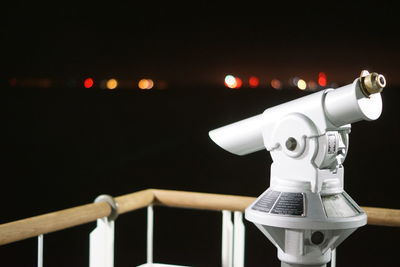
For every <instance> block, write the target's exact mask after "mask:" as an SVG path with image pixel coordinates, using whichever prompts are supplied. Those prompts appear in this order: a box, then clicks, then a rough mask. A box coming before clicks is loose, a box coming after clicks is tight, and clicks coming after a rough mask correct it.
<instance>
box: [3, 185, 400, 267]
mask: <svg viewBox="0 0 400 267" xmlns="http://www.w3.org/2000/svg"><path fill="white" fill-rule="evenodd" d="M254 200H255V198H252V197H244V196H233V195H220V194H207V193H196V192H185V191H173V190H158V189H147V190H143V191H139V192H135V193H132V194H127V195H123V196H119V197H116V198H112V197H110V196H108V195H101V196H99V197H98V198H97V199H96V200H95V203H92V204H87V205H83V206H78V207H75V208H71V209H66V210H61V211H56V212H52V213H48V214H44V215H40V216H35V217H31V218H27V219H23V220H18V221H14V222H10V223H5V224H1V225H0V245H4V244H8V243H13V242H16V241H19V240H23V239H27V238H31V237H35V236H37V238H38V261H37V266H38V267H43V246H44V236H43V235H44V234H47V233H51V232H55V231H59V230H62V229H66V228H69V227H74V226H78V225H81V224H83V223H88V222H92V221H95V220H97V226H96V228H95V229H94V230H93V231H92V232H91V233H90V236H89V239H90V249H89V267H112V266H113V265H114V230H115V229H114V227H115V226H114V221H115V219H116V218H117V216H118V215H120V214H123V213H126V212H129V211H133V210H137V209H140V208H144V207H147V262H146V263H145V264H142V265H140V267H144V266H147V267H150V266H154V267H161V266H181V265H168V264H160V263H154V262H153V238H154V234H153V228H154V210H153V205H163V206H170V207H181V208H192V209H204V210H214V211H221V212H222V237H221V250H222V251H221V266H222V267H243V266H244V255H245V253H244V252H245V227H244V224H243V211H244V210H245V208H246V207H247V206H249V205H250V203H252V202H253V201H254ZM363 209H364V210H365V211H366V213H367V215H368V223H369V224H373V225H382V226H393V227H400V210H396V209H384V208H371V207H363ZM0 249H1V248H0ZM332 254H333V258H332V262H331V266H332V267H333V266H335V262H336V256H335V255H336V252H334V253H332ZM181 267H182V266H181Z"/></svg>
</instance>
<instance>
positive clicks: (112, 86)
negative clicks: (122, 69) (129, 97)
mask: <svg viewBox="0 0 400 267" xmlns="http://www.w3.org/2000/svg"><path fill="white" fill-rule="evenodd" d="M117 86H118V81H117V80H116V79H109V80H108V81H107V83H106V87H107V89H110V90H113V89H115V88H117Z"/></svg>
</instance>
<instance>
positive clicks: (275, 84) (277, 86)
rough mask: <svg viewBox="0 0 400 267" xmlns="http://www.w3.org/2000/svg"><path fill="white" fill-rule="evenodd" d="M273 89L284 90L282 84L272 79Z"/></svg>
mask: <svg viewBox="0 0 400 267" xmlns="http://www.w3.org/2000/svg"><path fill="white" fill-rule="evenodd" d="M271 87H272V88H274V89H281V88H282V83H281V81H280V80H278V79H272V81H271Z"/></svg>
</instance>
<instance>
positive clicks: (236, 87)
mask: <svg viewBox="0 0 400 267" xmlns="http://www.w3.org/2000/svg"><path fill="white" fill-rule="evenodd" d="M235 79H236V86H235V89H239V88H240V87H242V85H243V82H242V79H240V78H238V77H236V78H235Z"/></svg>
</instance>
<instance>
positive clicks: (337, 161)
mask: <svg viewBox="0 0 400 267" xmlns="http://www.w3.org/2000/svg"><path fill="white" fill-rule="evenodd" d="M385 85H386V81H385V78H384V77H383V76H382V75H378V74H376V73H371V74H369V73H368V72H363V73H362V75H361V77H360V78H357V79H356V80H354V82H353V83H351V84H349V85H346V86H343V87H340V88H338V89H326V90H323V91H320V92H316V93H313V94H310V95H307V96H304V97H301V98H298V99H296V100H293V101H290V102H287V103H284V104H281V105H278V106H275V107H271V108H268V109H266V110H265V111H264V112H263V113H262V114H259V115H256V116H253V117H250V118H248V119H244V120H241V121H238V122H235V123H232V124H229V125H227V126H223V127H221V128H218V129H215V130H212V131H210V132H209V136H210V138H211V139H212V140H213V141H214V142H215V143H216V144H218V145H219V146H220V147H222V148H223V149H225V150H227V151H229V152H231V153H234V154H237V155H246V154H249V153H252V152H256V151H259V150H262V149H264V148H265V149H267V150H268V151H269V152H270V153H271V157H272V160H273V163H272V165H271V173H270V187H269V188H268V189H267V190H266V191H265V192H264V193H263V194H261V195H260V196H259V197H258V198H257V200H256V201H255V202H254V203H252V204H251V205H250V206H249V207H248V208H247V209H246V212H245V217H246V219H247V220H249V221H251V222H253V223H254V224H255V225H256V226H257V228H259V229H260V230H261V232H262V233H263V234H264V235H265V236H266V237H267V238H268V239H269V240H270V241H271V242H272V243H273V244H274V245H275V246H276V247H277V249H278V258H279V259H280V260H281V261H282V266H284V267H295V266H296V267H298V266H301V267H306V266H314V267H325V266H326V264H327V263H328V262H329V261H330V260H331V255H332V251H333V250H334V249H335V248H336V247H337V246H338V245H339V244H340V243H341V242H342V241H343V240H345V239H346V238H347V237H348V236H349V235H350V234H351V233H352V232H354V231H355V230H356V229H357V228H358V227H361V226H363V225H365V224H366V222H367V216H366V214H365V212H364V211H363V210H362V209H361V208H360V207H359V206H358V205H357V203H356V202H355V201H354V200H352V199H351V197H350V196H349V195H348V194H346V192H345V191H344V189H343V180H344V167H343V165H342V163H343V161H344V159H345V157H346V154H347V148H348V144H349V140H348V135H349V133H350V127H351V125H350V124H351V123H354V122H357V121H361V120H367V121H370V120H376V119H378V118H379V116H380V115H381V113H382V98H381V95H380V92H381V91H382V89H383V87H385Z"/></svg>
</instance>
